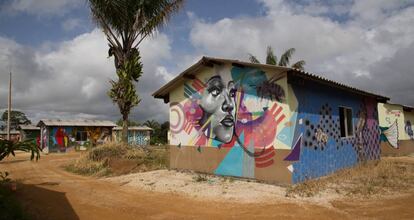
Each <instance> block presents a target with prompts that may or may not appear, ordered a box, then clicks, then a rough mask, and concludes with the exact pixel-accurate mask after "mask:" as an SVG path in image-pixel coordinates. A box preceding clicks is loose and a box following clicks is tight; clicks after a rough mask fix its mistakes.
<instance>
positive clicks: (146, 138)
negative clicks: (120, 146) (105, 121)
mask: <svg viewBox="0 0 414 220" xmlns="http://www.w3.org/2000/svg"><path fill="white" fill-rule="evenodd" d="M152 130H153V129H152V128H150V127H148V126H130V127H128V143H129V144H130V145H149V144H150V140H151V132H152ZM112 134H113V138H112V139H113V140H114V141H116V142H121V138H122V127H115V128H113V129H112Z"/></svg>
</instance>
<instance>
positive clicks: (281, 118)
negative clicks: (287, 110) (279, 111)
mask: <svg viewBox="0 0 414 220" xmlns="http://www.w3.org/2000/svg"><path fill="white" fill-rule="evenodd" d="M285 117H286V116H285V115H284V114H283V115H282V116H280V117H279V118H278V119H277V121H276V125H278V124H279V123H280V122H281V121H282V120H283V119H285Z"/></svg>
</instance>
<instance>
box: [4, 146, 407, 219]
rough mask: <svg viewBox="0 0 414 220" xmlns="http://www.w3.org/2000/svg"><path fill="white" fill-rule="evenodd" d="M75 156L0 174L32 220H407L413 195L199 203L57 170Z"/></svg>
mask: <svg viewBox="0 0 414 220" xmlns="http://www.w3.org/2000/svg"><path fill="white" fill-rule="evenodd" d="M78 156H79V154H53V155H47V156H43V157H42V158H41V159H40V160H39V161H38V162H31V161H29V160H27V158H28V155H27V154H23V153H20V154H17V155H16V157H15V158H10V159H8V160H6V161H3V162H1V163H0V170H2V171H5V170H7V171H9V172H10V173H11V177H12V178H13V179H19V180H20V181H21V184H20V185H18V190H17V192H16V194H17V196H18V198H19V199H20V200H21V201H23V204H24V206H25V208H26V209H27V210H28V211H29V213H31V214H32V215H33V216H34V217H35V218H37V219H117V220H119V219H281V218H283V219H355V218H356V219H361V218H366V219H412V217H413V216H414V210H412V209H411V206H412V204H414V195H412V194H411V195H406V196H403V197H399V198H392V199H382V200H377V199H373V200H370V201H366V200H365V201H360V202H354V201H346V200H344V201H335V202H333V203H332V206H330V207H329V206H328V207H326V206H320V205H315V204H310V203H306V202H292V201H286V200H281V201H278V200H272V201H268V202H263V203H236V202H229V201H200V200H199V199H197V200H195V199H192V198H189V197H185V196H180V195H176V194H170V193H156V192H150V191H145V190H137V189H136V188H133V187H129V186H120V185H119V184H115V183H111V182H108V181H103V180H100V179H96V178H92V177H83V176H78V175H74V174H71V173H68V172H66V171H64V170H62V168H60V166H61V165H62V164H64V163H66V162H67V161H68V160H70V159H73V158H75V157H78Z"/></svg>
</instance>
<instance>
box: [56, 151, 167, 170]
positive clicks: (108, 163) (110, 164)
mask: <svg viewBox="0 0 414 220" xmlns="http://www.w3.org/2000/svg"><path fill="white" fill-rule="evenodd" d="M167 166H168V149H167V147H153V146H150V147H130V146H127V145H124V144H121V143H108V144H104V145H101V146H98V147H96V148H93V149H91V150H89V151H88V152H86V153H84V154H82V155H81V156H80V158H78V159H76V160H74V161H72V162H71V163H69V164H68V165H66V166H65V167H64V168H65V169H66V170H67V171H69V172H73V173H77V174H81V175H95V176H109V175H113V176H116V175H122V174H127V173H134V172H144V171H150V170H157V169H165V168H167Z"/></svg>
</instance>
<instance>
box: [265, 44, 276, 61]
mask: <svg viewBox="0 0 414 220" xmlns="http://www.w3.org/2000/svg"><path fill="white" fill-rule="evenodd" d="M266 64H269V65H276V64H277V57H276V56H275V54H274V53H273V49H272V47H270V46H268V47H267V50H266Z"/></svg>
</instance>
